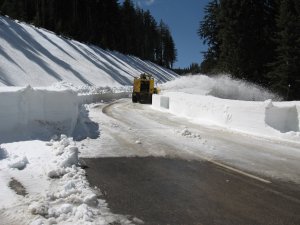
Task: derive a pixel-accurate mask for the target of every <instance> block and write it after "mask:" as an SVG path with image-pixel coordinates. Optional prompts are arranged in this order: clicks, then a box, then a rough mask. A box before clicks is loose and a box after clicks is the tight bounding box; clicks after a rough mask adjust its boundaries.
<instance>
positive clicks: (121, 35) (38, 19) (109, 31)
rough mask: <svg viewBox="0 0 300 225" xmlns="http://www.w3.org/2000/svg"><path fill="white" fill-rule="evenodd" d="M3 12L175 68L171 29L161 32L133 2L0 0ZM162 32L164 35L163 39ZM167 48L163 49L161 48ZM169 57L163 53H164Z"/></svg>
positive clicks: (82, 39) (67, 34)
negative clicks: (120, 3)
mask: <svg viewBox="0 0 300 225" xmlns="http://www.w3.org/2000/svg"><path fill="white" fill-rule="evenodd" d="M0 12H1V13H2V14H4V15H9V16H11V17H12V18H15V19H19V20H24V21H27V22H30V23H33V24H34V25H36V26H39V27H44V28H46V29H48V30H52V31H54V32H56V33H58V34H61V35H63V36H66V37H70V38H73V39H76V40H79V41H82V42H87V43H91V44H95V45H98V46H100V47H102V48H105V49H111V50H117V51H120V52H122V53H125V54H132V55H135V56H138V57H141V58H143V59H148V60H151V61H156V60H158V57H157V56H158V53H160V54H161V55H160V56H161V57H160V59H159V60H160V61H161V62H162V61H163V62H164V63H162V64H163V65H165V66H167V67H172V64H173V63H174V61H175V60H176V48H175V44H174V41H173V39H172V36H171V33H170V32H169V29H168V28H166V26H164V29H163V30H160V29H159V28H158V26H157V23H156V21H155V19H154V18H153V17H152V15H151V14H150V12H149V11H146V12H144V11H143V10H142V9H140V8H138V7H135V6H134V4H133V3H132V1H131V0H125V1H124V3H123V4H122V5H121V6H120V5H119V3H118V0H0ZM161 31H162V32H163V33H164V35H163V36H162V33H161ZM162 45H163V46H164V49H161V48H160V46H162ZM163 52H164V53H165V54H162V53H163Z"/></svg>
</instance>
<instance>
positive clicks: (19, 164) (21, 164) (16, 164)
mask: <svg viewBox="0 0 300 225" xmlns="http://www.w3.org/2000/svg"><path fill="white" fill-rule="evenodd" d="M28 163H29V162H28V159H27V157H26V156H24V157H23V158H20V157H18V156H17V157H16V158H15V159H13V160H12V162H11V163H9V164H8V166H9V167H10V168H14V169H18V170H23V169H24V168H25V167H26V165H27V164H28Z"/></svg>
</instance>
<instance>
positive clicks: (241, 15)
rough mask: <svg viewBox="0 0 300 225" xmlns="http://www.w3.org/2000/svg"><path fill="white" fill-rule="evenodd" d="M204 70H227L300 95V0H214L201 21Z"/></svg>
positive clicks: (290, 95) (296, 97)
mask: <svg viewBox="0 0 300 225" xmlns="http://www.w3.org/2000/svg"><path fill="white" fill-rule="evenodd" d="M198 34H199V36H200V37H201V38H202V39H203V41H204V43H205V44H207V46H208V50H207V51H206V52H205V53H204V60H203V62H202V63H201V71H202V72H204V73H219V72H226V73H230V74H232V75H233V76H234V77H237V78H241V79H245V80H248V81H251V82H255V83H258V84H260V85H262V86H265V87H268V88H270V89H272V90H273V91H275V92H277V93H279V94H280V95H281V96H283V97H284V98H286V99H287V100H299V99H300V1H299V0H255V1H249V0H211V1H210V2H209V3H208V4H207V6H206V8H205V15H204V19H203V20H202V21H201V22H200V26H199V29H198Z"/></svg>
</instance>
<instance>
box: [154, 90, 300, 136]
mask: <svg viewBox="0 0 300 225" xmlns="http://www.w3.org/2000/svg"><path fill="white" fill-rule="evenodd" d="M166 101H167V103H166ZM167 105H168V106H169V107H166V106H167ZM152 107H153V108H155V109H160V110H164V111H168V112H170V113H173V114H175V115H178V116H182V117H186V118H191V119H194V120H195V121H197V122H200V123H206V124H214V125H218V126H222V127H225V128H228V129H233V130H239V131H243V132H246V133H251V134H255V135H261V136H276V137H281V138H291V139H294V140H297V141H299V140H300V132H299V131H300V125H299V120H300V102H272V100H267V101H263V102H254V101H252V102H251V101H236V100H225V99H220V98H216V97H212V96H202V95H192V94H186V93H179V92H166V93H164V94H163V95H154V96H153V104H152Z"/></svg>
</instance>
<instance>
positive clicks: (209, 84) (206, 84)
mask: <svg viewBox="0 0 300 225" xmlns="http://www.w3.org/2000/svg"><path fill="white" fill-rule="evenodd" d="M160 88H161V89H162V91H164V92H175V91H176V92H184V93H188V94H197V95H211V96H214V97H218V98H223V99H234V100H244V101H264V100H267V99H273V100H280V98H279V97H278V96H277V95H275V94H273V93H271V92H269V91H267V90H265V89H263V88H262V87H259V86H257V85H254V84H251V83H249V82H246V81H243V80H237V79H233V78H232V77H230V76H229V75H218V76H212V77H208V76H206V75H200V74H199V75H190V76H183V77H179V78H177V79H175V80H172V81H169V82H166V83H164V84H161V85H160Z"/></svg>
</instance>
